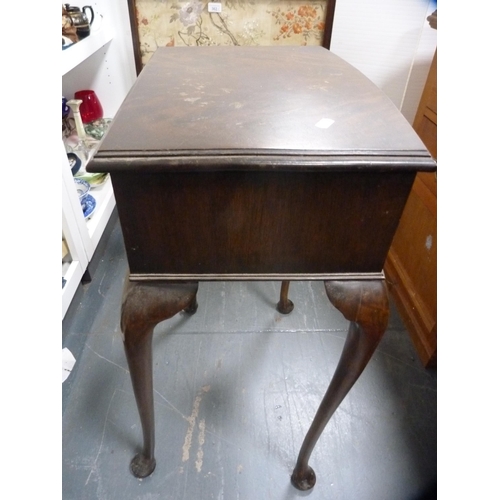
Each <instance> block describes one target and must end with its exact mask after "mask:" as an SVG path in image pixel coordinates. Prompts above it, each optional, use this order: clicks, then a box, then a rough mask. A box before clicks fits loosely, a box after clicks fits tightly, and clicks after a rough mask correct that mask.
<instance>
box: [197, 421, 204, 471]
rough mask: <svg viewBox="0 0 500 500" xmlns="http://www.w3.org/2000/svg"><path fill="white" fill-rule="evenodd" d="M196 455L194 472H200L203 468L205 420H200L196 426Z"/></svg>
mask: <svg viewBox="0 0 500 500" xmlns="http://www.w3.org/2000/svg"><path fill="white" fill-rule="evenodd" d="M198 429H199V434H198V453H197V454H196V462H195V466H196V470H197V471H198V472H201V468H202V467H203V445H204V444H205V419H204V418H202V419H201V420H200V422H199V424H198Z"/></svg>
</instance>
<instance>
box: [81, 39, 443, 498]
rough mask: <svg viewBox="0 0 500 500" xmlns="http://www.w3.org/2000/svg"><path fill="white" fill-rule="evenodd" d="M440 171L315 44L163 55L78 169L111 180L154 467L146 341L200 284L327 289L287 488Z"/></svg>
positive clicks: (134, 360)
mask: <svg viewBox="0 0 500 500" xmlns="http://www.w3.org/2000/svg"><path fill="white" fill-rule="evenodd" d="M435 168H436V165H435V162H434V161H433V160H432V158H431V156H430V154H429V153H428V151H427V149H426V148H425V146H424V145H423V144H422V142H421V140H420V139H419V138H418V136H417V134H416V133H415V132H414V131H413V129H412V127H411V126H410V124H409V123H407V121H406V120H405V119H404V118H403V116H402V115H401V114H400V113H399V111H398V110H397V108H396V107H395V106H394V105H393V104H392V103H391V102H390V101H389V99H388V98H387V97H386V96H385V95H384V94H383V93H382V92H381V91H380V90H378V89H377V88H376V87H375V86H374V85H373V84H372V83H371V82H370V81H369V80H368V79H367V78H366V77H364V76H363V75H362V74H361V73H360V72H358V71H357V70H356V69H354V68H353V67H352V66H350V65H349V64H347V63H346V62H344V61H343V60H342V59H340V58H339V57H337V56H335V55H334V54H332V53H331V52H330V51H328V50H326V49H324V48H321V47H276V46H274V47H193V48H191V47H179V48H160V49H158V50H157V52H156V53H155V54H154V56H153V57H152V59H151V61H150V62H149V63H148V65H146V67H145V68H144V70H143V71H142V73H141V74H140V76H139V78H138V79H137V82H136V83H135V85H134V87H133V88H132V90H131V91H130V93H129V95H128V96H127V98H126V100H125V102H124V103H123V105H122V107H121V108H120V110H119V111H118V114H117V115H116V117H115V120H114V122H113V124H112V125H111V127H110V129H109V131H108V133H107V135H106V137H105V138H104V140H103V142H102V144H101V146H100V148H99V151H98V152H97V154H96V155H95V157H94V158H93V160H92V162H91V164H90V165H89V166H88V171H89V172H110V173H111V179H112V182H113V188H114V192H115V196H116V203H117V208H118V214H119V217H120V221H121V225H122V229H123V235H124V240H125V246H126V251H127V258H128V262H129V268H130V275H129V279H128V282H127V284H126V288H125V291H124V300H123V306H122V321H121V324H122V330H123V333H124V342H125V350H126V354H127V359H128V363H129V367H130V374H131V378H132V383H133V386H134V392H135V396H136V400H137V404H138V408H139V413H140V417H141V423H142V428H143V434H144V448H143V451H142V452H141V453H140V454H139V455H137V456H136V457H134V459H133V460H132V464H131V469H132V472H133V474H134V475H135V476H137V477H145V476H147V475H149V474H151V472H152V471H153V470H154V467H155V458H154V411H153V385H152V368H151V363H152V361H151V359H152V353H151V338H152V332H153V328H154V327H155V325H156V324H158V323H159V322H160V321H162V320H164V319H167V318H170V317H172V316H173V315H175V314H176V313H178V312H179V311H181V310H188V311H190V312H195V311H196V307H197V304H196V292H197V288H198V282H199V281H202V280H283V281H284V283H283V287H282V293H281V298H280V304H279V306H278V308H279V310H281V311H282V312H284V313H286V312H290V311H291V309H292V308H293V304H291V303H290V302H289V300H288V297H287V289H288V284H289V282H290V280H323V281H325V287H326V292H327V295H328V297H329V299H330V301H331V302H332V304H333V305H334V306H335V307H337V308H338V309H339V310H340V311H341V312H342V313H343V314H344V316H345V317H346V318H347V319H348V320H349V321H350V322H351V323H350V328H349V333H348V336H347V340H346V344H345V347H344V351H343V354H342V356H341V359H340V361H339V365H338V368H337V370H336V372H335V374H334V376H333V379H332V382H331V384H330V387H329V388H328V390H327V392H326V394H325V396H324V399H323V401H322V403H321V405H320V407H319V409H318V412H317V414H316V416H315V418H314V420H313V422H312V425H311V428H310V430H309V432H308V434H307V436H306V437H305V440H304V443H303V445H302V449H301V451H300V453H299V457H298V460H297V464H296V467H295V470H294V472H293V474H292V483H293V484H294V485H295V486H296V487H297V488H299V489H303V490H306V489H310V488H312V487H313V486H314V484H315V481H316V478H315V475H314V471H313V470H312V468H311V467H310V466H309V465H308V461H309V457H310V454H311V452H312V450H313V448H314V445H315V444H316V441H317V439H318V438H319V436H320V435H321V432H322V431H323V429H324V427H325V425H326V424H327V422H328V420H329V419H330V417H331V416H332V415H333V413H334V411H335V410H336V408H337V407H338V405H339V404H340V402H341V401H342V399H343V398H344V397H345V395H346V394H347V393H348V392H349V390H350V388H351V387H352V385H353V384H354V383H355V381H356V380H357V378H358V377H359V375H360V374H361V372H362V371H363V369H364V367H365V366H366V364H367V363H368V361H369V359H370V357H371V355H372V354H373V352H374V350H375V348H376V346H377V344H378V342H379V340H380V338H381V336H382V334H383V333H384V331H385V329H386V326H387V321H388V316H389V306H388V297H387V290H386V285H385V281H384V275H383V271H382V269H383V265H384V261H385V259H386V256H387V252H388V250H389V247H390V245H391V241H392V238H393V235H394V233H395V231H396V228H397V225H398V221H399V218H400V216H401V213H402V211H403V208H404V206H405V202H406V199H407V197H408V194H409V192H410V189H411V186H412V184H413V180H414V178H415V175H416V173H417V172H418V171H433V170H435Z"/></svg>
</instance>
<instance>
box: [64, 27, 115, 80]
mask: <svg viewBox="0 0 500 500" xmlns="http://www.w3.org/2000/svg"><path fill="white" fill-rule="evenodd" d="M92 29H93V31H92V34H91V35H90V36H88V37H87V38H84V39H83V40H81V41H79V42H77V43H74V44H73V45H71V46H69V47H68V48H67V49H64V50H63V51H62V57H61V61H62V63H61V64H62V76H64V75H65V74H66V73H69V72H70V71H71V70H72V69H73V68H76V67H77V66H78V65H79V64H80V63H82V62H83V61H85V59H87V58H88V57H90V56H91V55H92V54H94V53H95V52H97V51H98V50H99V49H100V48H101V47H104V45H106V44H107V43H109V42H110V41H111V40H112V39H113V32H112V30H111V29H110V28H109V26H107V25H106V23H105V22H103V21H101V24H100V26H98V27H96V28H95V29H94V28H92Z"/></svg>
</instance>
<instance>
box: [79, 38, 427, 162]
mask: <svg viewBox="0 0 500 500" xmlns="http://www.w3.org/2000/svg"><path fill="white" fill-rule="evenodd" d="M256 155H258V157H259V158H256ZM301 156H303V158H302V159H300V160H299V157H301ZM124 157H125V158H127V161H126V162H123V161H122V158H124ZM263 157H266V158H267V161H268V163H267V164H264V162H263ZM290 157H292V158H290ZM158 158H160V161H155V159H158ZM146 159H147V160H146ZM291 163H292V164H293V167H294V168H301V167H302V168H305V167H307V166H311V165H313V166H315V167H318V168H321V167H324V168H336V169H339V168H343V166H345V165H346V164H347V165H355V166H359V165H362V166H364V167H365V168H383V169H388V168H389V169H392V168H399V169H401V168H406V169H407V168H410V169H418V170H433V169H435V164H434V162H433V161H432V159H431V158H430V155H429V153H428V152H427V149H426V148H425V146H424V145H423V144H422V142H421V141H420V139H419V138H418V136H417V135H416V134H415V133H414V131H413V129H412V128H411V126H410V124H409V123H408V122H407V121H406V120H405V118H404V117H403V116H402V115H401V113H400V112H399V110H398V109H397V108H396V106H395V105H394V104H393V103H392V102H391V101H390V100H389V98H388V97H387V96H385V95H384V94H383V93H382V92H381V91H380V90H379V89H378V88H377V87H376V86H375V85H374V84H373V83H372V82H371V81H370V80H368V78H366V77H365V76H363V75H362V74H361V73H360V72H359V71H357V70H356V69H355V68H354V67H353V66H351V65H350V64H348V63H346V62H345V61H343V60H342V59H341V58H340V57H338V56H336V55H335V54H333V53H332V52H330V51H329V50H327V49H325V48H322V47H295V46H292V47H286V46H282V47H279V46H275V47H165V48H160V49H158V50H157V51H156V52H155V54H154V56H153V57H152V59H151V62H150V63H149V64H148V65H146V67H145V68H144V70H143V71H142V72H141V74H140V75H139V77H138V79H137V81H136V83H135V85H134V87H133V88H132V89H131V91H130V93H129V95H128V96H127V98H126V100H125V102H124V103H123V105H122V107H121V108H120V110H119V111H118V113H117V115H116V117H115V119H114V121H113V124H112V125H111V127H110V130H109V132H108V133H107V135H106V137H105V139H104V141H103V143H102V145H101V146H100V148H99V152H98V153H97V155H96V156H95V158H94V161H93V162H92V163H91V165H89V168H88V169H89V171H116V170H122V171H124V170H128V171H130V170H133V169H140V170H141V171H146V170H149V171H151V170H155V169H158V168H160V169H172V168H176V167H183V166H188V167H189V168H191V169H195V168H203V169H214V168H217V169H223V168H228V167H229V168H231V167H234V166H238V167H239V168H252V166H255V165H256V164H257V165H258V166H259V168H266V166H267V167H270V168H273V169H275V168H279V167H285V168H286V167H289V166H290V164H291Z"/></svg>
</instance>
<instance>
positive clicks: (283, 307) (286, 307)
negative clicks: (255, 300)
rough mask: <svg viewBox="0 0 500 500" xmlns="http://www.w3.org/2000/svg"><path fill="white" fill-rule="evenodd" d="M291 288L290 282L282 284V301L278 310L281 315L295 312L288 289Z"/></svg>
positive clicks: (277, 307) (278, 305)
mask: <svg viewBox="0 0 500 500" xmlns="http://www.w3.org/2000/svg"><path fill="white" fill-rule="evenodd" d="M289 288H290V281H282V282H281V291H280V301H279V302H278V304H277V306H276V309H277V310H278V311H279V312H280V313H281V314H289V313H291V312H292V311H293V302H292V301H291V300H289V298H288V289H289Z"/></svg>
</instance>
